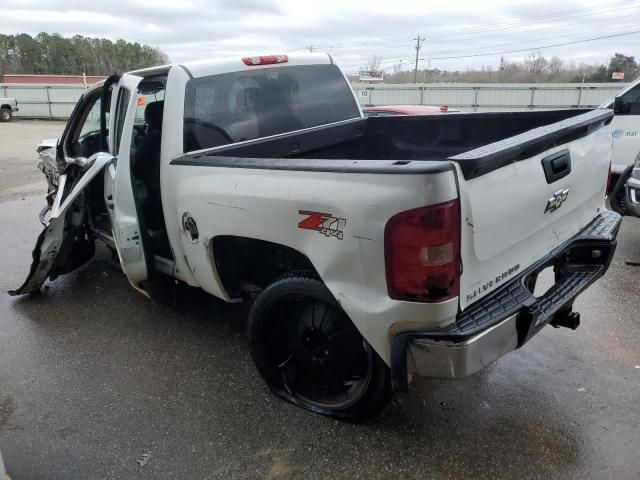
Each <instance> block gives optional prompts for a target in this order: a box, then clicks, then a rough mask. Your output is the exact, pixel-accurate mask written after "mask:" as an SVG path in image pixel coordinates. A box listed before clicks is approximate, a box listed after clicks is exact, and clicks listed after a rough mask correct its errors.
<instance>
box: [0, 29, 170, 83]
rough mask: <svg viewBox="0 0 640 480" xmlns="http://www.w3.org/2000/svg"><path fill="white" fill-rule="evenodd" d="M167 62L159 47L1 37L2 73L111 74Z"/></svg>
mask: <svg viewBox="0 0 640 480" xmlns="http://www.w3.org/2000/svg"><path fill="white" fill-rule="evenodd" d="M163 63H167V56H166V55H165V54H164V53H163V52H162V51H160V50H159V49H158V48H154V47H151V46H149V45H140V44H139V43H130V42H127V41H125V40H122V39H121V40H117V41H116V42H115V43H114V42H112V41H111V40H108V39H106V38H91V37H84V36H82V35H74V36H73V37H71V38H65V37H63V36H62V35H60V34H57V33H53V34H49V33H45V32H42V33H39V34H38V35H36V36H35V37H31V36H30V35H27V34H26V33H21V34H18V35H2V34H0V74H5V73H24V74H34V73H36V74H57V75H63V74H70V75H80V74H82V73H83V72H84V73H86V74H87V75H109V74H111V73H114V72H124V71H127V70H133V69H138V68H145V67H151V66H154V65H160V64H163Z"/></svg>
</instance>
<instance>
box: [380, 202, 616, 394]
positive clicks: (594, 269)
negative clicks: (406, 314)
mask: <svg viewBox="0 0 640 480" xmlns="http://www.w3.org/2000/svg"><path fill="white" fill-rule="evenodd" d="M620 220H621V217H620V215H619V214H617V213H615V212H611V211H603V212H601V213H600V215H598V216H597V217H596V218H595V219H594V220H593V221H592V222H591V223H590V224H589V225H587V227H586V228H585V229H584V230H582V231H581V232H580V233H579V234H578V235H576V236H575V237H573V238H572V239H570V240H569V241H568V242H566V243H565V244H563V245H561V246H560V247H558V248H557V249H556V250H554V251H553V252H551V253H550V254H549V255H547V256H546V257H545V258H543V259H541V260H540V261H538V262H536V263H535V264H534V265H532V266H531V267H529V268H527V269H526V270H524V271H523V272H521V273H520V274H519V275H518V276H517V277H515V278H514V279H513V280H511V281H510V282H508V283H507V284H505V285H504V286H503V287H501V288H499V289H498V290H496V291H494V292H492V293H491V294H489V295H488V296H486V297H484V298H482V299H480V300H479V301H477V302H475V303H474V304H473V305H470V306H469V307H467V308H466V309H465V310H464V312H460V313H459V314H458V317H457V318H456V321H455V323H453V324H451V325H449V326H447V327H445V328H441V329H438V330H431V331H422V332H402V333H399V334H397V335H395V336H394V337H393V339H392V341H391V380H392V385H393V389H394V390H395V391H406V390H407V389H408V374H409V373H410V372H412V373H417V374H418V375H421V376H426V377H435V378H449V379H455V378H464V377H467V376H469V375H472V374H474V373H476V372H478V371H480V370H482V369H483V368H484V367H486V366H487V365H489V364H491V363H492V362H494V361H496V360H497V359H498V358H500V357H502V356H503V355H505V354H507V353H509V352H510V351H512V350H515V349H516V348H519V347H521V346H522V345H524V344H525V343H526V342H527V341H528V340H529V339H530V338H531V337H533V336H534V335H535V334H536V333H538V332H539V331H540V330H541V329H542V328H543V327H544V326H545V325H547V324H549V323H550V324H552V325H555V326H566V327H569V328H572V329H575V328H576V327H577V326H578V324H579V321H580V316H579V314H577V313H575V312H573V311H572V306H573V301H574V299H575V298H576V297H577V296H578V295H579V294H580V293H582V292H583V291H584V290H585V289H586V288H587V287H589V285H591V284H592V283H593V282H594V281H596V280H597V279H598V278H600V277H601V276H602V275H604V273H605V272H606V271H607V269H608V267H609V264H610V262H611V258H612V257H613V254H614V252H615V247H616V236H617V233H618V230H619V228H620ZM549 266H553V267H554V271H555V284H554V285H553V287H551V288H550V289H549V290H548V291H547V292H546V293H545V294H544V295H542V296H541V297H538V298H536V297H535V296H534V294H533V292H532V290H533V286H534V285H535V282H536V279H537V275H538V273H539V272H540V271H542V270H543V269H545V268H547V267H549Z"/></svg>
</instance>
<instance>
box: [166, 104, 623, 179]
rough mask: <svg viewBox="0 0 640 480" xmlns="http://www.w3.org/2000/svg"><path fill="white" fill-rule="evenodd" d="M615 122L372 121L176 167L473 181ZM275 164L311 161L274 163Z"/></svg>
mask: <svg viewBox="0 0 640 480" xmlns="http://www.w3.org/2000/svg"><path fill="white" fill-rule="evenodd" d="M610 118H611V111H610V110H608V109H596V110H584V109H569V110H553V111H535V112H530V111H527V112H487V113H469V114H448V115H424V116H393V117H373V118H364V119H357V120H353V121H348V122H342V123H340V124H335V125H328V126H325V127H321V128H317V129H314V130H309V131H304V132H292V133H290V134H287V135H284V136H278V137H271V138H264V139H259V140H254V141H248V142H245V143H241V144H234V145H232V146H229V147H217V148H214V149H210V150H208V151H203V152H197V153H193V154H190V155H186V156H185V157H182V158H180V159H176V160H174V162H173V163H174V164H189V165H197V164H206V165H217V166H224V165H225V164H228V165H229V166H234V167H243V166H246V167H250V168H275V169H287V170H291V169H293V170H297V169H302V170H316V169H322V170H329V171H331V170H334V169H337V170H340V171H343V170H344V169H345V168H347V169H353V170H357V171H360V172H361V171H363V170H372V169H373V171H385V173H392V172H393V171H397V173H409V171H412V170H414V168H418V169H420V170H422V169H424V168H425V166H424V165H423V166H422V168H420V167H419V166H417V165H415V164H414V165H411V167H409V168H404V169H398V168H395V169H394V168H387V167H388V166H389V163H388V162H385V163H384V164H380V165H374V164H371V163H370V162H358V163H354V162H348V163H345V162H316V161H313V160H330V159H332V160H387V161H388V160H392V161H395V162H394V163H393V164H392V165H394V166H407V165H408V164H409V162H410V163H413V162H442V161H447V160H448V161H455V162H456V163H458V164H459V165H460V168H461V170H462V172H463V174H464V177H465V178H466V179H467V180H469V179H472V178H474V177H477V176H479V175H483V174H485V173H488V172H491V171H493V170H496V169H498V168H500V167H502V166H505V165H507V164H509V163H512V162H514V161H517V160H518V159H524V158H528V157H531V156H533V155H535V154H537V153H540V152H542V151H544V150H547V149H549V148H551V147H554V146H556V145H561V144H563V143H567V142H569V141H571V140H575V139H577V138H580V137H581V136H585V135H587V134H588V133H589V132H591V131H592V130H594V129H595V128H598V127H600V126H602V125H603V124H604V123H605V122H607V121H610ZM254 159H255V160H254ZM258 159H263V160H258ZM276 159H307V161H304V162H301V161H299V160H298V161H273V160H276ZM427 168H436V169H437V168H442V166H440V167H438V166H437V165H432V166H431V167H427Z"/></svg>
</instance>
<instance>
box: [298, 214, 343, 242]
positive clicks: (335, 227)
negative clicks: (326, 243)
mask: <svg viewBox="0 0 640 480" xmlns="http://www.w3.org/2000/svg"><path fill="white" fill-rule="evenodd" d="M298 213H299V214H300V215H305V216H306V217H307V218H305V219H304V220H302V221H301V222H300V223H298V228H304V229H305V230H315V231H316V232H320V233H321V234H323V235H324V236H326V237H336V238H337V239H338V240H342V237H343V230H344V226H345V225H346V223H347V219H346V218H338V217H334V216H333V215H331V214H330V213H322V212H309V211H306V210H300V211H299V212H298Z"/></svg>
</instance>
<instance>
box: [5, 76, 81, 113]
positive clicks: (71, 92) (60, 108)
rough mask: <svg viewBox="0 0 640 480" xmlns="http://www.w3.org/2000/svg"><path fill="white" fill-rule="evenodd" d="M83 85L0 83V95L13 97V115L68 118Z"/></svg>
mask: <svg viewBox="0 0 640 480" xmlns="http://www.w3.org/2000/svg"><path fill="white" fill-rule="evenodd" d="M82 92H84V85H29V84H0V97H10V98H15V99H16V100H17V101H18V107H19V108H20V110H19V111H17V112H16V113H15V114H14V115H15V116H16V117H25V118H61V119H65V118H69V115H71V111H72V110H73V107H74V106H75V104H76V102H77V101H78V99H79V98H80V95H82Z"/></svg>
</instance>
